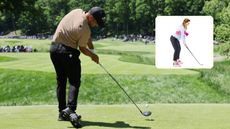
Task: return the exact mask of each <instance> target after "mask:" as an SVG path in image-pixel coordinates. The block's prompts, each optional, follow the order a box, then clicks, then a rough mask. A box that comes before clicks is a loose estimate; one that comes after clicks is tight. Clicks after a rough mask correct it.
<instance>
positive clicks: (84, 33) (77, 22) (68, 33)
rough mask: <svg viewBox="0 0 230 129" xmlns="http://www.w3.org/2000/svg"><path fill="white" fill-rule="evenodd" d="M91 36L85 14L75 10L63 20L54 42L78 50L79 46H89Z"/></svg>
mask: <svg viewBox="0 0 230 129" xmlns="http://www.w3.org/2000/svg"><path fill="white" fill-rule="evenodd" d="M90 34H91V31H90V27H89V25H88V23H87V19H86V15H85V12H84V11H83V10H81V9H75V10H72V11H71V12H70V13H68V14H67V15H66V16H64V18H63V19H62V20H61V22H60V23H59V25H58V27H57V29H56V32H55V34H54V36H53V40H52V41H53V42H56V43H61V44H64V45H66V46H69V47H72V48H75V49H78V46H81V47H86V46H87V42H88V40H89V38H90Z"/></svg>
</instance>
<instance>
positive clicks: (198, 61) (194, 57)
mask: <svg viewBox="0 0 230 129" xmlns="http://www.w3.org/2000/svg"><path fill="white" fill-rule="evenodd" d="M186 48H187V49H188V51H189V52H190V53H191V55H192V56H193V57H194V59H195V60H196V61H197V63H198V64H200V65H201V63H200V62H199V61H198V60H197V59H196V57H195V56H194V55H193V53H192V51H191V50H190V49H189V48H188V47H186Z"/></svg>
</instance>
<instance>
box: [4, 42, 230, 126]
mask: <svg viewBox="0 0 230 129" xmlns="http://www.w3.org/2000/svg"><path fill="white" fill-rule="evenodd" d="M0 43H1V45H2V44H3V45H6V44H10V45H16V44H23V45H32V46H33V47H34V48H37V49H38V50H40V52H37V53H0V71H1V72H0V89H1V90H0V105H2V106H1V107H0V116H1V117H0V129H60V128H62V129H63V128H71V127H72V126H71V124H70V123H69V122H58V121H57V107H56V106H43V105H56V104H57V101H56V94H55V88H56V86H55V73H54V69H53V66H52V63H51V61H50V58H49V53H47V51H48V49H49V44H50V41H49V40H17V39H1V40H0ZM95 46H96V50H97V53H99V57H100V61H101V63H102V64H103V65H104V66H105V67H106V69H108V71H109V72H111V74H113V75H114V77H115V78H116V79H117V80H118V81H119V82H120V84H121V85H122V86H123V87H124V89H125V90H126V91H127V92H128V94H129V95H130V96H131V97H132V98H133V99H134V101H135V102H137V103H138V105H140V107H141V109H143V110H150V111H152V113H153V115H152V116H151V117H149V118H144V117H142V116H141V115H140V114H139V112H138V111H137V109H136V108H135V107H134V106H133V105H131V103H130V101H129V100H128V98H127V97H126V96H125V95H124V93H123V92H122V91H121V90H120V89H119V88H118V87H117V86H116V84H115V83H114V82H113V80H111V78H110V77H109V76H108V75H107V74H105V72H104V71H103V70H102V69H101V68H100V66H99V65H97V64H95V63H94V62H92V61H91V60H90V59H89V58H88V57H86V56H84V55H81V57H80V58H81V63H82V73H83V74H82V84H81V88H80V95H79V105H80V106H79V108H78V112H79V113H80V114H82V115H83V122H82V123H83V125H85V127H84V128H86V129H88V128H89V129H95V128H96V129H98V128H99V129H100V128H102V129H103V128H108V129H109V128H139V129H150V128H156V129H229V128H230V125H229V122H228V121H229V118H230V112H229V111H230V110H229V108H230V105H229V104H227V103H229V102H230V96H229V93H230V87H229V84H228V83H227V82H228V80H229V77H230V75H229V73H228V71H229V70H230V67H229V63H230V62H229V61H224V62H217V63H215V66H214V68H213V69H212V70H186V69H181V70H179V69H173V70H168V69H160V70H159V69H156V68H155V66H154V45H153V44H148V45H144V44H143V43H132V42H121V41H113V40H111V39H105V40H100V41H97V42H95ZM158 103H166V104H158ZM168 103H172V104H168ZM175 103H182V104H175ZM194 103H197V104H194ZM205 103H206V104H205ZM207 103H213V104H207ZM214 103H215V104H214ZM223 103H226V104H223ZM98 104H99V105H98ZM118 104H121V105H118ZM146 104H149V107H146V106H145V105H146ZM3 105H4V106H3ZM6 105H7V106H6ZM11 105H15V106H11ZM18 105H33V106H18ZM39 105H40V106H39Z"/></svg>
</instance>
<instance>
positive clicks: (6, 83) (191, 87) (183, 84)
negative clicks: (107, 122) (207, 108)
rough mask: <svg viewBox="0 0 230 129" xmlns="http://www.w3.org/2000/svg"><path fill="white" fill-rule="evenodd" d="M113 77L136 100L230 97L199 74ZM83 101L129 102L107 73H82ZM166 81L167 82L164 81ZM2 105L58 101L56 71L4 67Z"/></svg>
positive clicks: (223, 99) (222, 99)
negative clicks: (202, 79) (214, 87)
mask: <svg viewBox="0 0 230 129" xmlns="http://www.w3.org/2000/svg"><path fill="white" fill-rule="evenodd" d="M114 77H115V78H116V79H117V80H118V81H119V83H120V84H121V85H122V86H123V87H124V89H125V90H126V91H127V92H128V94H129V95H130V96H131V97H132V98H133V99H134V101H135V102H137V103H226V102H229V100H230V99H229V98H230V97H229V96H228V95H226V94H224V93H222V92H219V91H216V90H215V89H213V88H212V87H209V86H207V85H206V84H205V83H204V82H202V81H200V80H199V75H184V76H180V75H158V76H155V75H120V74H115V75H114ZM81 80H82V83H81V88H80V94H79V103H81V104H127V103H130V101H129V100H128V99H127V97H126V96H125V95H124V93H123V92H122V91H121V89H119V87H118V86H117V85H116V83H114V81H113V80H112V79H111V78H110V77H109V76H108V75H107V74H83V75H82V79H81ZM162 80H164V81H162ZM0 89H1V90H0V105H37V104H56V103H57V101H56V93H55V92H56V90H55V89H56V82H55V74H54V73H52V72H50V73H47V72H38V71H25V70H9V69H1V73H0Z"/></svg>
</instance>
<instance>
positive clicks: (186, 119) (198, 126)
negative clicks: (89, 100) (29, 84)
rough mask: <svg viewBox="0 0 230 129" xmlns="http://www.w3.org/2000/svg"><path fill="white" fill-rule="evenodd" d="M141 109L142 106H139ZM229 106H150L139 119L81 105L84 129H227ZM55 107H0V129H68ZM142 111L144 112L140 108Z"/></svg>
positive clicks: (131, 111) (123, 110)
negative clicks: (146, 113) (145, 115)
mask: <svg viewBox="0 0 230 129" xmlns="http://www.w3.org/2000/svg"><path fill="white" fill-rule="evenodd" d="M141 107H143V108H144V107H145V106H141ZM229 108H230V105H229V104H154V105H149V108H148V109H149V110H151V111H152V112H153V114H152V116H150V117H146V118H145V117H143V116H141V115H140V114H139V112H138V111H137V110H136V109H135V108H134V107H133V105H81V106H79V110H78V111H79V112H80V113H81V115H82V116H83V117H82V124H83V125H84V127H83V128H84V129H122V128H124V129H229V127H230V123H229V116H230V110H229ZM55 109H56V106H13V107H0V111H1V112H0V115H1V117H0V121H1V124H0V128H1V129H69V128H72V125H71V124H70V122H59V121H57V112H56V110H55ZM144 109H145V108H144Z"/></svg>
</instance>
